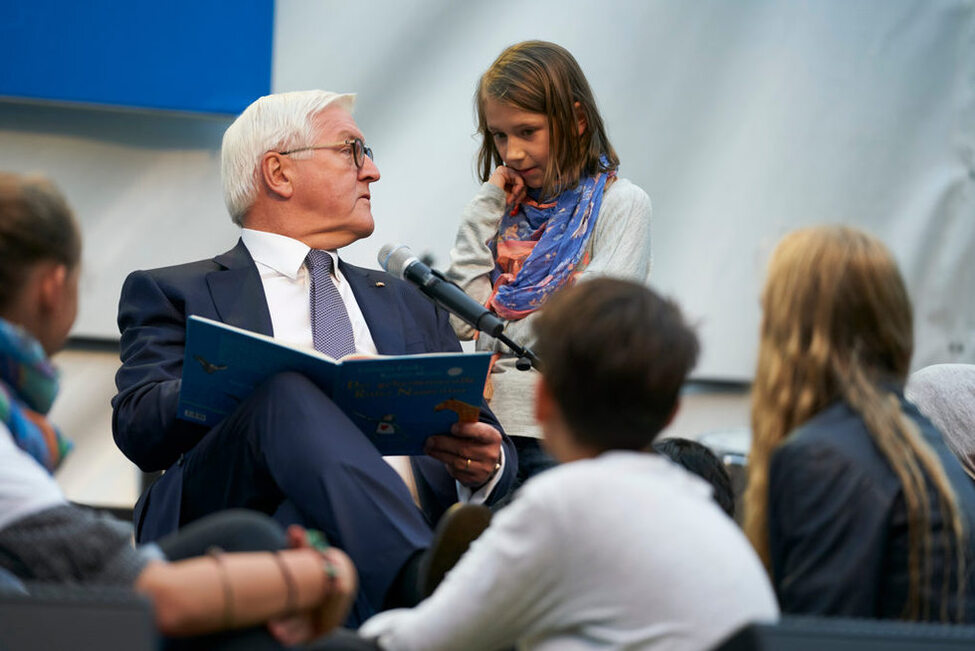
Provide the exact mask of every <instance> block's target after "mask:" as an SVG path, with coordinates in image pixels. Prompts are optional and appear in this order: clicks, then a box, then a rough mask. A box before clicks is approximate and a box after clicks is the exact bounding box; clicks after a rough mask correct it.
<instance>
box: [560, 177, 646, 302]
mask: <svg viewBox="0 0 975 651" xmlns="http://www.w3.org/2000/svg"><path fill="white" fill-rule="evenodd" d="M651 215H652V206H651V204H650V197H649V196H647V193H646V192H644V191H643V190H642V189H640V188H639V187H638V186H636V185H633V184H632V183H630V182H628V181H626V182H624V181H617V182H616V183H615V184H614V186H613V187H611V188H610V189H609V191H607V193H606V195H605V197H604V198H603V205H602V207H601V208H600V211H599V219H598V220H597V222H596V227H595V232H594V233H593V242H592V258H591V260H590V261H589V265H588V266H587V267H586V268H585V269H583V270H582V272H581V273H580V274H579V276H578V280H588V279H590V278H595V277H597V276H612V277H614V278H626V279H629V280H634V281H637V282H640V283H646V282H647V280H648V279H649V278H650V268H651V265H652V262H653V257H652V252H651V248H650V235H651V233H650V231H651V229H650V218H651Z"/></svg>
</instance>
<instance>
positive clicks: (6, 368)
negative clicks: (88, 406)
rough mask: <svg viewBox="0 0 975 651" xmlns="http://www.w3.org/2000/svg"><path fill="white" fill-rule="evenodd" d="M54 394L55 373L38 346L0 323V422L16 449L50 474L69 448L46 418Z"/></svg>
mask: <svg viewBox="0 0 975 651" xmlns="http://www.w3.org/2000/svg"><path fill="white" fill-rule="evenodd" d="M57 394H58V372H57V370H56V369H55V368H54V367H53V366H52V365H51V362H50V361H49V360H48V359H47V356H46V355H45V354H44V349H43V348H41V345H40V343H38V341H37V340H36V339H34V338H33V337H31V336H30V335H29V334H28V333H27V332H25V331H24V330H23V329H22V328H20V327H18V326H16V325H14V324H12V323H10V322H9V321H5V320H4V319H0V422H2V423H3V424H4V425H6V426H7V429H9V430H10V433H11V435H12V436H13V439H14V443H16V444H17V447H19V448H20V449H22V450H23V451H24V452H26V453H27V454H29V455H30V456H32V457H34V459H36V460H37V462H38V463H39V464H41V465H42V466H44V467H45V468H47V470H48V472H54V470H55V469H56V468H57V467H58V465H59V464H60V463H61V461H62V460H63V459H64V457H65V455H66V454H67V453H68V452H69V451H70V450H71V447H72V444H71V441H69V440H68V439H66V438H64V437H63V436H62V435H61V433H60V432H59V431H58V430H57V428H55V427H54V426H53V425H52V424H51V423H50V421H48V420H47V417H46V414H47V412H48V411H50V409H51V403H53V402H54V398H55V396H57Z"/></svg>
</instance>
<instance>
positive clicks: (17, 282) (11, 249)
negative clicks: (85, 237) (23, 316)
mask: <svg viewBox="0 0 975 651" xmlns="http://www.w3.org/2000/svg"><path fill="white" fill-rule="evenodd" d="M80 260H81V233H80V232H79V229H78V225H77V223H76V222H75V219H74V216H73V215H72V213H71V209H70V208H69V207H68V204H67V202H66V201H65V200H64V197H63V196H62V195H61V193H60V192H58V190H57V188H56V187H55V186H54V184H53V183H51V182H50V181H48V180H47V179H45V178H42V177H39V176H23V175H20V174H13V173H10V172H0V313H2V312H4V311H5V310H7V309H8V308H9V307H10V305H11V303H12V302H13V301H14V299H15V298H16V297H17V296H18V295H19V294H20V291H21V289H22V286H23V284H24V282H25V280H26V278H27V275H28V274H29V273H30V272H31V269H32V268H33V267H34V265H36V264H37V263H39V262H44V261H53V262H57V263H60V264H63V265H65V266H66V267H68V268H69V269H73V268H74V267H75V266H77V264H78V262H79V261H80Z"/></svg>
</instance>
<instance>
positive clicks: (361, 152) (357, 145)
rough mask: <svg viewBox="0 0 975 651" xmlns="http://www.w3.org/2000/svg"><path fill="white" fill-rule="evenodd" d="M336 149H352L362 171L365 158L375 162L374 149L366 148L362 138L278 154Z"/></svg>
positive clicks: (356, 163)
mask: <svg viewBox="0 0 975 651" xmlns="http://www.w3.org/2000/svg"><path fill="white" fill-rule="evenodd" d="M336 147H352V160H354V161H355V166H356V167H358V168H359V169H362V166H363V165H364V164H365V162H366V159H365V157H366V156H368V157H369V160H375V159H373V157H372V149H371V148H369V147H366V143H364V142H363V141H362V138H349V139H348V140H343V141H342V142H332V143H329V144H327V145H315V146H314V147H298V148H297V149H289V150H288V151H281V152H278V153H279V154H281V155H282V156H287V155H288V154H294V153H296V152H299V151H313V150H315V149H335V148H336Z"/></svg>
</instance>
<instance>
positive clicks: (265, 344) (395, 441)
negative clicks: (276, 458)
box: [179, 316, 491, 455]
mask: <svg viewBox="0 0 975 651" xmlns="http://www.w3.org/2000/svg"><path fill="white" fill-rule="evenodd" d="M490 360H491V354H490V353H431V354H427V355H397V356H379V357H368V358H360V359H344V360H341V361H336V360H334V359H332V358H331V357H328V356H327V355H324V354H322V353H319V352H318V351H315V350H312V349H309V348H302V347H297V346H293V345H290V344H286V343H282V342H280V341H277V340H275V339H273V338H272V337H268V336H266V335H261V334H257V333H255V332H250V331H247V330H243V329H241V328H236V327H234V326H230V325H227V324H225V323H220V322H218V321H213V320H211V319H205V318H202V317H197V316H191V317H190V318H189V320H188V321H187V323H186V353H185V357H184V359H183V381H182V385H181V387H180V394H179V417H180V418H182V419H184V420H188V421H192V422H194V423H201V424H203V425H209V426H213V425H216V424H217V423H219V422H220V421H221V420H222V419H223V418H224V417H225V416H226V415H227V414H229V413H230V412H231V411H233V410H234V409H235V408H236V407H237V405H238V404H239V403H240V402H241V401H242V400H244V399H245V398H247V396H249V395H250V394H251V392H252V391H253V390H254V388H255V387H257V386H258V385H259V384H261V382H263V381H264V380H266V379H267V378H269V377H271V376H272V375H275V374H277V373H281V372H283V371H297V372H298V373H302V374H304V375H305V376H307V377H308V378H310V379H311V380H312V381H313V382H315V383H316V384H317V385H318V386H319V387H321V389H322V391H323V392H325V393H326V394H327V395H329V396H330V397H331V398H332V400H333V401H334V402H335V404H336V405H337V406H338V407H339V408H340V409H342V411H343V412H345V414H346V416H348V417H349V419H350V420H351V421H352V422H353V423H355V425H356V426H357V427H358V428H359V429H360V430H362V432H363V434H365V435H366V436H367V437H369V439H370V440H371V441H372V442H373V444H375V446H376V448H377V449H378V450H379V451H380V452H381V453H382V454H384V455H392V454H422V453H423V444H424V441H426V438H427V437H428V436H431V435H433V434H446V433H447V432H449V431H450V426H451V425H452V424H453V423H455V422H457V421H458V420H462V421H467V422H471V421H476V420H477V418H478V414H479V413H480V405H481V402H482V395H483V391H484V382H485V379H486V378H487V373H488V365H489V363H490ZM322 436H328V424H327V423H326V424H323V425H322Z"/></svg>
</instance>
